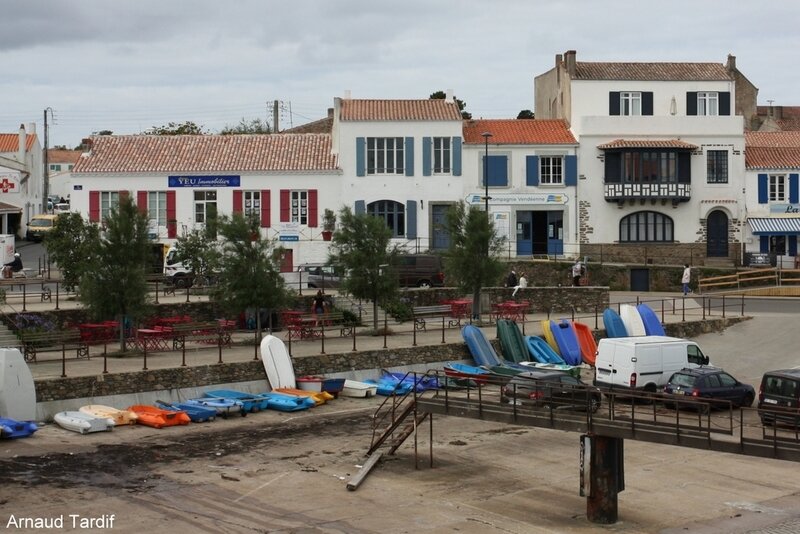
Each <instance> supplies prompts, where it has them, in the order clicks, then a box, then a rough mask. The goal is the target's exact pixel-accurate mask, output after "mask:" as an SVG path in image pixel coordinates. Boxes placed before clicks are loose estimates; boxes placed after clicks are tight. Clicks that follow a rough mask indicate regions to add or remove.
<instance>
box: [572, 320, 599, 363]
mask: <svg viewBox="0 0 800 534" xmlns="http://www.w3.org/2000/svg"><path fill="white" fill-rule="evenodd" d="M572 326H573V327H574V328H575V335H576V336H577V337H578V344H579V345H580V347H581V359H583V361H584V363H588V364H589V365H594V360H595V358H596V357H597V341H595V339H594V334H592V329H591V328H589V325H586V324H583V323H579V322H578V321H575V322H574V323H572Z"/></svg>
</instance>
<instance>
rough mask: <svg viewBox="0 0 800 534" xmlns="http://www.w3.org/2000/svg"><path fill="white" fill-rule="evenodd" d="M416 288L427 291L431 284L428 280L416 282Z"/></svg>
mask: <svg viewBox="0 0 800 534" xmlns="http://www.w3.org/2000/svg"><path fill="white" fill-rule="evenodd" d="M417 287H422V288H425V289H427V288H429V287H431V283H430V281H429V280H420V281H419V282H417Z"/></svg>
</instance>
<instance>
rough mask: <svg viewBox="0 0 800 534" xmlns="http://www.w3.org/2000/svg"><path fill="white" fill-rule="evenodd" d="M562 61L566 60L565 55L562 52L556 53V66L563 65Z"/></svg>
mask: <svg viewBox="0 0 800 534" xmlns="http://www.w3.org/2000/svg"><path fill="white" fill-rule="evenodd" d="M562 61H564V57H563V56H562V55H561V54H556V68H558V67H560V66H561V62H562Z"/></svg>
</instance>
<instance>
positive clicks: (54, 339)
mask: <svg viewBox="0 0 800 534" xmlns="http://www.w3.org/2000/svg"><path fill="white" fill-rule="evenodd" d="M20 341H21V342H22V350H23V353H24V356H25V361H26V362H35V361H36V355H37V354H39V353H40V352H56V351H61V354H62V356H66V352H67V351H68V350H70V351H71V350H74V351H75V355H76V357H77V358H86V359H87V360H88V359H89V345H87V344H86V342H85V341H83V340H82V339H81V332H80V330H77V329H70V330H54V331H51V332H25V331H22V332H21V333H20Z"/></svg>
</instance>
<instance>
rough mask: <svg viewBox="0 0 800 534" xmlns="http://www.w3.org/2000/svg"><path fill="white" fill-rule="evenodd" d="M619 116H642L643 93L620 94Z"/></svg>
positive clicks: (623, 92) (624, 92)
mask: <svg viewBox="0 0 800 534" xmlns="http://www.w3.org/2000/svg"><path fill="white" fill-rule="evenodd" d="M619 114H620V115H627V116H634V115H641V114H642V93H641V92H640V91H622V92H620V94H619Z"/></svg>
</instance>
